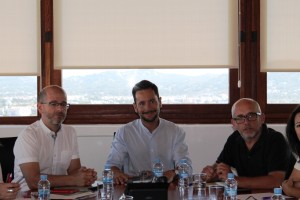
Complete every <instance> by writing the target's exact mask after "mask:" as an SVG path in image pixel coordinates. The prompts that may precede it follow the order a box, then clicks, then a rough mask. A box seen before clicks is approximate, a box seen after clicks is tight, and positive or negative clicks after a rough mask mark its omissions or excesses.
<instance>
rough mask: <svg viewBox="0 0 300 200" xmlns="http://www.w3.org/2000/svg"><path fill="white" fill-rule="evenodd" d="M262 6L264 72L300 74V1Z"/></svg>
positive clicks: (267, 0) (273, 0)
mask: <svg viewBox="0 0 300 200" xmlns="http://www.w3.org/2000/svg"><path fill="white" fill-rule="evenodd" d="M260 3H261V11H260V15H261V23H260V24H261V25H260V29H261V40H260V41H261V44H260V45H261V71H263V72H271V71H281V72H284V71H286V72H288V71H300V56H299V52H300V37H299V36H300V12H299V7H300V1H299V0H284V1H282V0H263V1H260Z"/></svg>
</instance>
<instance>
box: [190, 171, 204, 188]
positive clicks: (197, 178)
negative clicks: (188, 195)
mask: <svg viewBox="0 0 300 200" xmlns="http://www.w3.org/2000/svg"><path fill="white" fill-rule="evenodd" d="M206 179H207V175H206V173H199V174H194V175H193V188H194V190H199V189H201V188H206Z"/></svg>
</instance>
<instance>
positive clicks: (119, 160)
mask: <svg viewBox="0 0 300 200" xmlns="http://www.w3.org/2000/svg"><path fill="white" fill-rule="evenodd" d="M124 133H125V131H124V128H123V127H122V128H120V129H119V130H118V131H117V132H116V134H115V137H114V140H113V142H112V145H111V150H110V153H109V155H108V158H107V161H106V164H109V165H110V166H115V167H118V168H119V169H122V167H123V163H124V159H125V158H126V157H127V154H128V153H127V149H126V145H125V142H124V139H123V134H124Z"/></svg>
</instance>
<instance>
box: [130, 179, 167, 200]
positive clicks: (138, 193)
mask: <svg viewBox="0 0 300 200" xmlns="http://www.w3.org/2000/svg"><path fill="white" fill-rule="evenodd" d="M168 187H169V184H168V183H127V185H126V189H125V194H126V195H130V196H133V199H134V200H168Z"/></svg>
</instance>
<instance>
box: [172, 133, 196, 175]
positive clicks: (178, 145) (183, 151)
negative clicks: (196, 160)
mask: <svg viewBox="0 0 300 200" xmlns="http://www.w3.org/2000/svg"><path fill="white" fill-rule="evenodd" d="M176 129H177V130H176V131H177V132H178V136H177V137H176V140H175V146H174V160H175V165H178V163H179V162H180V160H181V159H186V160H187V162H188V164H189V165H190V166H191V167H192V160H191V159H190V158H189V151H188V145H187V144H186V142H185V135H186V134H185V132H184V130H183V129H182V128H180V127H176ZM191 170H192V169H191Z"/></svg>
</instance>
